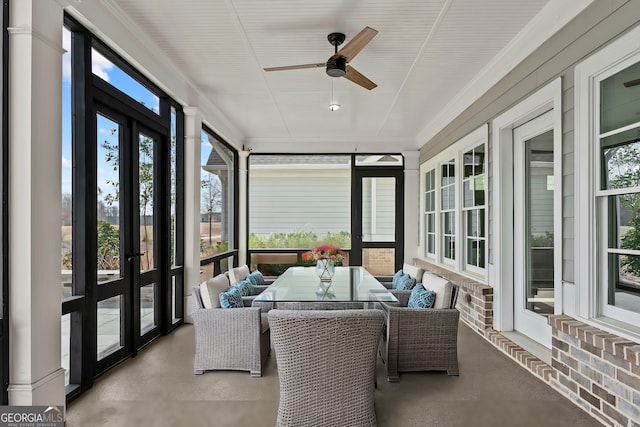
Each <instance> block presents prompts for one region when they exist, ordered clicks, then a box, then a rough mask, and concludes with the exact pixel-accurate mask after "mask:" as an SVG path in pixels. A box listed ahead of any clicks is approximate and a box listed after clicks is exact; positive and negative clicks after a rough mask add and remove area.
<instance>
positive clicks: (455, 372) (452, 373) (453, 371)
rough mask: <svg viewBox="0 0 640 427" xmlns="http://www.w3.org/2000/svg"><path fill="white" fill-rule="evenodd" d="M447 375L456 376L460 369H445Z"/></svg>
mask: <svg viewBox="0 0 640 427" xmlns="http://www.w3.org/2000/svg"><path fill="white" fill-rule="evenodd" d="M447 375H455V376H458V375H460V371H458V368H456V369H447Z"/></svg>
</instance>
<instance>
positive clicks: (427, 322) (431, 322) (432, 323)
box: [376, 273, 460, 382]
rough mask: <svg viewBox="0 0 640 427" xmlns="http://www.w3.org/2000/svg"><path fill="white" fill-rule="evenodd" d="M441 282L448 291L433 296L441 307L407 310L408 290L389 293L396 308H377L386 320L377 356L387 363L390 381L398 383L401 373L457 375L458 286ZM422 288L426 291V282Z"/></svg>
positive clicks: (382, 305) (379, 305) (379, 304)
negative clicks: (381, 310)
mask: <svg viewBox="0 0 640 427" xmlns="http://www.w3.org/2000/svg"><path fill="white" fill-rule="evenodd" d="M425 276H427V273H425ZM440 279H442V278H440ZM425 280H427V281H428V280H429V279H425ZM442 280H444V281H445V282H447V283H448V285H447V289H448V290H447V292H444V291H440V292H439V293H440V294H441V295H438V294H436V301H438V296H440V298H441V300H440V304H439V307H442V308H408V307H407V303H408V301H409V297H410V295H411V291H391V292H392V293H393V294H394V295H395V296H396V298H398V301H399V302H400V304H399V305H398V306H392V305H388V304H385V303H378V304H377V305H376V307H382V308H383V309H384V313H385V318H386V324H385V328H386V330H385V331H384V332H383V334H382V339H381V340H380V356H381V358H382V360H383V362H384V363H385V364H386V368H387V379H388V381H389V382H398V381H400V375H399V373H400V372H415V371H447V374H449V375H459V370H458V320H459V318H460V312H459V311H458V310H457V309H456V308H455V304H456V300H457V294H458V287H457V286H456V285H453V284H451V283H449V282H448V281H446V279H442ZM425 288H427V289H429V285H428V282H427V284H425ZM443 294H444V295H443Z"/></svg>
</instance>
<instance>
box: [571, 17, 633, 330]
mask: <svg viewBox="0 0 640 427" xmlns="http://www.w3.org/2000/svg"><path fill="white" fill-rule="evenodd" d="M638 62H640V26H639V27H636V28H634V29H633V30H631V31H629V32H628V33H626V34H625V35H623V36H621V37H620V38H618V39H617V40H615V41H614V42H612V43H611V44H609V45H608V46H606V47H605V48H603V49H601V50H600V51H598V52H596V53H594V54H593V55H591V56H590V57H589V58H587V59H586V60H584V61H583V62H582V63H580V64H578V65H577V66H576V68H575V85H576V88H575V106H576V109H577V110H576V129H575V135H576V138H575V141H576V143H575V144H576V149H575V164H576V179H575V193H576V199H575V200H576V212H579V213H580V215H578V214H576V222H575V236H576V239H575V253H576V267H575V280H576V283H578V284H580V285H581V286H579V287H576V293H577V298H576V302H577V307H576V314H577V316H576V317H579V318H581V319H583V320H586V321H589V322H590V323H596V324H598V326H600V327H602V328H604V329H606V330H610V331H613V332H615V333H617V334H620V335H623V336H628V337H630V338H633V339H638V337H639V336H640V327H638V326H636V325H639V324H640V314H638V313H634V312H631V311H627V310H622V309H620V308H618V307H615V306H610V305H609V304H608V302H607V300H606V290H607V287H608V282H607V279H606V274H607V269H606V265H607V264H606V260H607V252H608V251H607V243H606V237H607V234H606V230H600V232H598V229H599V227H600V228H601V227H602V225H603V221H605V220H606V216H605V215H604V210H603V208H602V207H601V206H600V207H599V205H602V204H604V203H606V201H604V202H603V200H605V198H606V196H608V195H611V194H617V193H620V191H619V190H600V180H599V178H598V177H599V176H600V154H599V149H598V147H599V139H600V137H601V135H600V134H599V122H600V121H599V117H600V116H599V113H600V108H599V105H600V93H599V87H600V82H601V81H603V80H605V79H606V78H608V77H610V76H612V75H614V74H616V73H618V72H619V71H622V70H623V69H625V68H627V67H629V66H631V65H633V64H635V63H638ZM578 147H580V149H578ZM622 192H623V193H627V192H633V190H632V189H625V190H622ZM580 260H582V261H581V262H580Z"/></svg>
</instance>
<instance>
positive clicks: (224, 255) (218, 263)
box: [200, 249, 238, 282]
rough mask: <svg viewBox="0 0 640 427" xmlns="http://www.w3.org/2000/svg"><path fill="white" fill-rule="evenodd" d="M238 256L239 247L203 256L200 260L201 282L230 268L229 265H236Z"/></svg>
mask: <svg viewBox="0 0 640 427" xmlns="http://www.w3.org/2000/svg"><path fill="white" fill-rule="evenodd" d="M234 257H235V258H234ZM237 258H238V250H237V249H234V250H232V251H226V252H221V253H219V254H215V255H211V256H208V257H206V258H202V259H201V260H200V282H204V281H205V280H207V279H210V278H212V277H214V276H216V275H218V274H220V273H223V272H225V271H227V270H229V267H233V266H234V265H235V263H236V262H237Z"/></svg>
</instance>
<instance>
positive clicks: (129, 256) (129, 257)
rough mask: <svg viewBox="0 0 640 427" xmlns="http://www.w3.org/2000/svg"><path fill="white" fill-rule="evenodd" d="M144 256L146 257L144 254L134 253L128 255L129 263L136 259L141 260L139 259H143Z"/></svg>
mask: <svg viewBox="0 0 640 427" xmlns="http://www.w3.org/2000/svg"><path fill="white" fill-rule="evenodd" d="M142 255H144V252H136V253H133V254H128V255H127V261H129V262H131V261H133V260H134V259H135V258H139V257H141V256H142Z"/></svg>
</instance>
